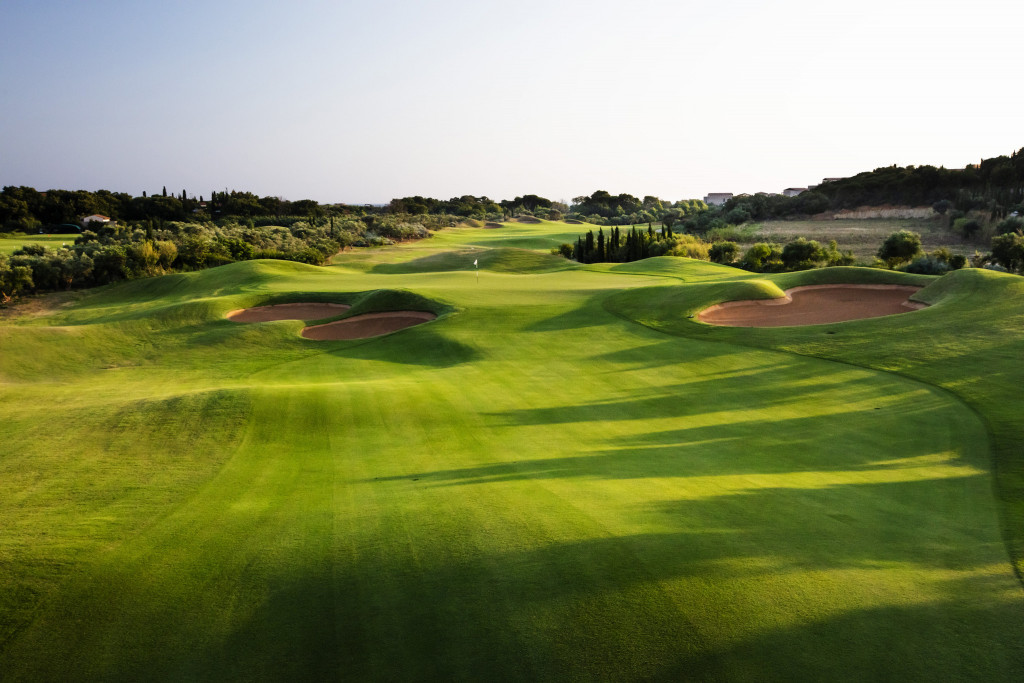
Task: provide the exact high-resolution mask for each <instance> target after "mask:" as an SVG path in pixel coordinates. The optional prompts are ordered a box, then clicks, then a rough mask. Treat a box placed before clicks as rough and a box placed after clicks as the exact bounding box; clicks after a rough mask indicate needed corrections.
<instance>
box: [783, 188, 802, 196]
mask: <svg viewBox="0 0 1024 683" xmlns="http://www.w3.org/2000/svg"><path fill="white" fill-rule="evenodd" d="M804 192H807V188H806V187H787V188H786V189H785V190H783V191H782V194H783V196H785V197H795V196H797V195H798V194H803V193H804Z"/></svg>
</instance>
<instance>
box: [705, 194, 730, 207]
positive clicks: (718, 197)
mask: <svg viewBox="0 0 1024 683" xmlns="http://www.w3.org/2000/svg"><path fill="white" fill-rule="evenodd" d="M732 197H733V194H732V192H712V193H710V194H708V196H706V197H704V203H705V204H707V205H708V206H722V205H723V204H725V203H726V202H727V201H729V200H730V199H732Z"/></svg>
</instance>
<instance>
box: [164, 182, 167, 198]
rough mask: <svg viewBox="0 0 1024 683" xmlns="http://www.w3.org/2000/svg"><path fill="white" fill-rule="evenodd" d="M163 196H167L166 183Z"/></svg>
mask: <svg viewBox="0 0 1024 683" xmlns="http://www.w3.org/2000/svg"><path fill="white" fill-rule="evenodd" d="M164 196H165V197H166V196H167V186H166V185H164Z"/></svg>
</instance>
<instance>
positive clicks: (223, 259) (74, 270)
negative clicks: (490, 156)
mask: <svg viewBox="0 0 1024 683" xmlns="http://www.w3.org/2000/svg"><path fill="white" fill-rule="evenodd" d="M453 220H454V217H450V216H446V217H441V216H412V215H408V214H385V215H367V216H351V215H349V216H333V215H331V216H320V217H316V218H311V217H295V216H292V217H283V218H274V217H257V218H248V219H242V218H237V217H236V218H231V219H221V220H218V221H202V222H200V221H164V220H162V219H159V218H157V219H152V218H150V219H146V220H144V221H137V222H125V223H117V224H97V223H92V224H90V226H89V229H86V230H84V231H82V232H81V233H80V234H78V235H77V236H75V237H74V242H73V243H72V244H65V245H64V246H62V247H60V248H51V247H48V246H44V245H39V244H26V245H25V246H23V247H21V248H20V249H18V250H16V251H15V252H14V253H13V254H12V255H11V256H10V257H7V256H5V255H3V254H0V300H10V298H11V297H13V296H16V295H19V294H28V293H37V292H45V291H53V290H59V289H73V288H76V289H77V288H82V287H94V286H98V285H104V284H108V283H110V282H117V281H119V280H130V279H134V278H139V277H147V276H152V275H162V274H165V273H171V272H176V271H189V270H200V269H203V268H208V267H212V266H218V265H223V264H226V263H232V262H235V261H246V260H251V259H260V258H270V259H282V260H289V261H299V262H302V263H309V264H315V265H321V264H323V263H325V262H326V261H327V260H328V259H329V258H330V257H331V256H333V255H334V254H336V253H337V252H338V251H340V250H341V249H344V248H346V247H366V246H381V245H386V244H392V243H393V242H395V241H400V240H410V239H421V238H424V237H428V236H429V235H430V234H431V231H433V230H437V229H440V228H441V227H446V226H448V225H451V224H452V221H453ZM69 241H70V236H69Z"/></svg>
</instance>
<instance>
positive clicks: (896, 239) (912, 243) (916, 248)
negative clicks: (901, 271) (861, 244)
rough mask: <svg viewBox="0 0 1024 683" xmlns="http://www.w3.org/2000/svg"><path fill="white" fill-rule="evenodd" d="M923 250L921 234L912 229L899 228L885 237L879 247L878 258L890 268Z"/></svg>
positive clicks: (908, 259)
mask: <svg viewBox="0 0 1024 683" xmlns="http://www.w3.org/2000/svg"><path fill="white" fill-rule="evenodd" d="M920 251H921V236H920V235H919V234H917V233H916V232H911V231H910V230H899V231H897V232H894V233H892V234H891V235H889V236H888V237H886V238H885V242H883V243H882V246H881V247H879V249H878V258H880V259H882V260H883V261H885V262H886V264H888V266H889V267H890V268H892V267H894V266H897V265H899V264H900V263H906V262H907V261H910V260H911V259H913V258H914V257H915V256H917V255H918V253H920Z"/></svg>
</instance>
